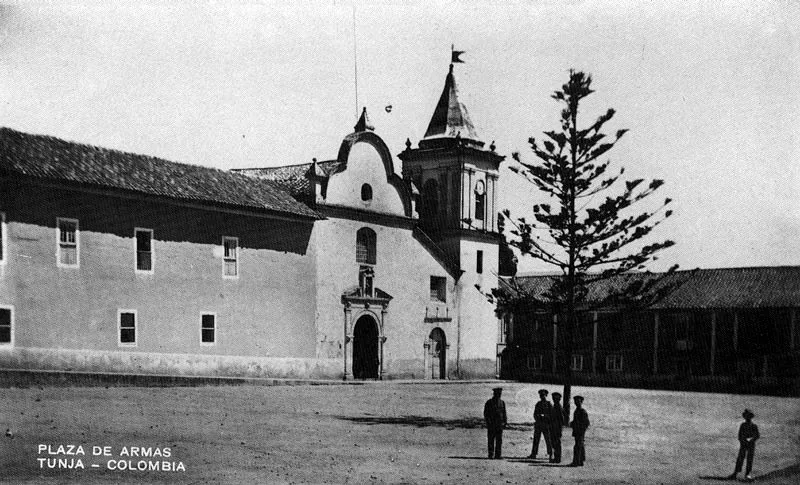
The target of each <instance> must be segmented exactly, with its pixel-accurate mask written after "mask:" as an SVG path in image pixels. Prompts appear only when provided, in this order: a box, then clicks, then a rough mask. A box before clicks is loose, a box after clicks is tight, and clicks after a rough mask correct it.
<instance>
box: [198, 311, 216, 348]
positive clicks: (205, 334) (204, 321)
mask: <svg viewBox="0 0 800 485" xmlns="http://www.w3.org/2000/svg"><path fill="white" fill-rule="evenodd" d="M215 343H217V316H216V314H214V313H202V314H200V345H214V344H215Z"/></svg>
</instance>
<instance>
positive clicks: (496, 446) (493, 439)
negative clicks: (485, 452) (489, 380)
mask: <svg viewBox="0 0 800 485" xmlns="http://www.w3.org/2000/svg"><path fill="white" fill-rule="evenodd" d="M502 393H503V388H502V387H495V388H494V389H492V398H491V399H489V400H488V401H486V404H485V405H484V406H483V419H485V420H486V434H487V437H488V441H489V459H490V460H491V459H492V458H494V459H495V460H499V459H500V456H501V455H502V449H503V428H505V426H506V422H507V419H506V403H504V402H503V400H502V399H500V395H501V394H502Z"/></svg>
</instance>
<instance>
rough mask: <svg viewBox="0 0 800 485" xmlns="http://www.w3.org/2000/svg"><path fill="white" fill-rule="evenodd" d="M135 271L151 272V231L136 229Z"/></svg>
mask: <svg viewBox="0 0 800 485" xmlns="http://www.w3.org/2000/svg"><path fill="white" fill-rule="evenodd" d="M136 270H137V271H153V231H152V230H151V229H136Z"/></svg>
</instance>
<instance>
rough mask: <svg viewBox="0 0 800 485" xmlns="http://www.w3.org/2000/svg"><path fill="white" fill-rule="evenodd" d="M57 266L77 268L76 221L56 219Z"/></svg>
mask: <svg viewBox="0 0 800 485" xmlns="http://www.w3.org/2000/svg"><path fill="white" fill-rule="evenodd" d="M57 223H58V248H57V250H58V264H59V265H60V266H78V221H77V220H75V219H58V221H57Z"/></svg>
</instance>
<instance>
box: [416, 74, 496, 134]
mask: <svg viewBox="0 0 800 485" xmlns="http://www.w3.org/2000/svg"><path fill="white" fill-rule="evenodd" d="M456 137H458V138H461V139H462V140H464V141H472V142H476V143H477V144H478V145H483V143H481V142H479V141H478V134H477V133H476V132H475V127H474V126H473V124H472V121H471V120H470V119H469V114H468V113H467V108H466V106H464V104H463V103H461V101H459V99H458V88H457V87H456V78H455V76H454V75H453V65H452V64H450V72H448V73H447V78H446V79H445V82H444V90H443V91H442V95H441V97H440V98H439V102H438V103H437V104H436V109H435V110H434V111H433V117H431V122H430V123H429V124H428V129H427V130H426V131H425V137H424V138H423V139H424V140H429V139H436V138H456Z"/></svg>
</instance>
